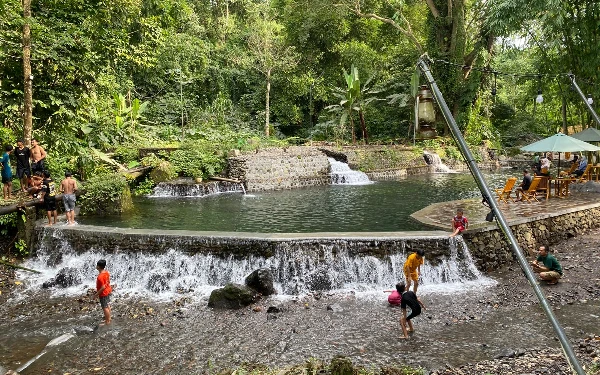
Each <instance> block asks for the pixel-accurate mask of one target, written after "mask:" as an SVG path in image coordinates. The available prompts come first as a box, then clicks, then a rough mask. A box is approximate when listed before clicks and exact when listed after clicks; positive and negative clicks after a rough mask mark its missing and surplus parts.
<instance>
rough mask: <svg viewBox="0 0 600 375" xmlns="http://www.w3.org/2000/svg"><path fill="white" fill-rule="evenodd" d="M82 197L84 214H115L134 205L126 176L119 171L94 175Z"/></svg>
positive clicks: (82, 212) (86, 185) (81, 202)
mask: <svg viewBox="0 0 600 375" xmlns="http://www.w3.org/2000/svg"><path fill="white" fill-rule="evenodd" d="M83 190H84V194H83V195H82V196H81V197H80V199H79V202H80V205H81V214H82V215H113V214H120V213H122V212H125V211H128V210H129V209H131V208H132V207H133V203H132V202H131V191H130V190H129V184H128V183H127V179H126V178H125V176H123V175H121V174H119V173H112V174H104V175H97V176H94V177H92V178H91V179H90V180H89V181H88V182H87V183H86V184H85V187H84V188H83Z"/></svg>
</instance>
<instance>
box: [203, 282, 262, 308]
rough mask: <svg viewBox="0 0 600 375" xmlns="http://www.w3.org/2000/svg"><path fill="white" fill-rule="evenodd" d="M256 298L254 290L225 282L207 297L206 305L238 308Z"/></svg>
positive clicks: (254, 300)
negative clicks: (225, 283)
mask: <svg viewBox="0 0 600 375" xmlns="http://www.w3.org/2000/svg"><path fill="white" fill-rule="evenodd" d="M257 300H258V296H257V295H256V292H255V291H254V290H252V289H251V288H249V287H247V286H245V285H240V284H227V285H225V286H224V287H223V288H220V289H215V290H213V291H212V293H211V294H210V297H209V298H208V307H213V308H217V309H239V308H241V307H244V306H248V305H250V304H252V303H254V302H256V301H257Z"/></svg>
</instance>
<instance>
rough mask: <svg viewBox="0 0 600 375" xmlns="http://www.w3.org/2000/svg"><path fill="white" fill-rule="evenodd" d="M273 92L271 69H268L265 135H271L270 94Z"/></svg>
mask: <svg viewBox="0 0 600 375" xmlns="http://www.w3.org/2000/svg"><path fill="white" fill-rule="evenodd" d="M270 94H271V69H269V70H267V92H266V94H265V135H266V136H267V137H268V136H269V133H270V131H269V95H270Z"/></svg>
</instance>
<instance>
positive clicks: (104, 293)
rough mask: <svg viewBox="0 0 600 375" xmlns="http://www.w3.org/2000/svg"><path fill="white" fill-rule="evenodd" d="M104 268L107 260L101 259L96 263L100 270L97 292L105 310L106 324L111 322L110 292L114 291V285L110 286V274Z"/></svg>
mask: <svg viewBox="0 0 600 375" xmlns="http://www.w3.org/2000/svg"><path fill="white" fill-rule="evenodd" d="M104 268H106V261H105V260H104V259H100V260H99V261H98V263H97V264H96V269H97V270H98V278H97V279H96V290H97V292H96V294H98V298H99V299H100V306H101V307H102V311H103V312H104V324H110V294H111V293H112V287H111V286H110V274H109V273H108V271H107V270H105V269H104Z"/></svg>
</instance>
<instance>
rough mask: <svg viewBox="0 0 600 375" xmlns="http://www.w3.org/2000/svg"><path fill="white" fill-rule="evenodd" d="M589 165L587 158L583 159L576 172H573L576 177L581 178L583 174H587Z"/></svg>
mask: <svg viewBox="0 0 600 375" xmlns="http://www.w3.org/2000/svg"><path fill="white" fill-rule="evenodd" d="M587 165H588V162H587V159H586V158H585V157H582V158H581V161H580V162H579V167H577V169H576V170H575V172H573V175H574V176H576V177H581V175H583V173H584V172H585V169H586V168H587Z"/></svg>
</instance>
